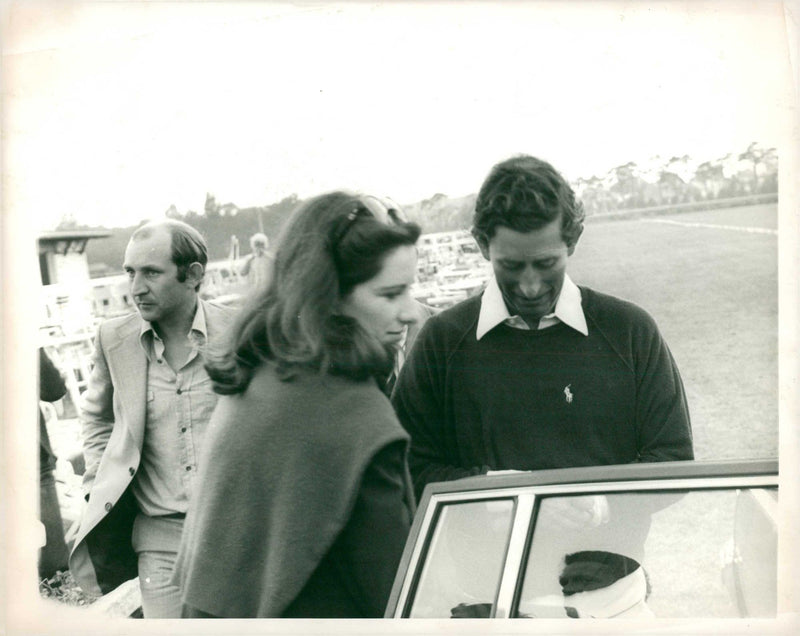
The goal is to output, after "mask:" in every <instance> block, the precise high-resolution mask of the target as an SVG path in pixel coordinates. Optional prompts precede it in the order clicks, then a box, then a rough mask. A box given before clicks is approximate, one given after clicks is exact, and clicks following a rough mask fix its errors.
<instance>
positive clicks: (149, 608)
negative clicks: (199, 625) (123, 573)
mask: <svg viewBox="0 0 800 636" xmlns="http://www.w3.org/2000/svg"><path fill="white" fill-rule="evenodd" d="M182 531H183V520H182V519H171V518H170V519H167V518H163V517H149V516H148V515H145V514H142V513H139V514H138V515H136V520H135V521H134V524H133V536H132V542H133V549H134V550H135V551H136V554H137V556H138V558H139V587H140V588H141V592H142V613H143V614H144V617H145V618H180V617H181V589H180V588H179V587H178V586H176V585H172V584H171V583H170V579H171V578H172V571H173V570H174V569H175V560H176V559H177V557H178V548H179V547H180V543H181V532H182Z"/></svg>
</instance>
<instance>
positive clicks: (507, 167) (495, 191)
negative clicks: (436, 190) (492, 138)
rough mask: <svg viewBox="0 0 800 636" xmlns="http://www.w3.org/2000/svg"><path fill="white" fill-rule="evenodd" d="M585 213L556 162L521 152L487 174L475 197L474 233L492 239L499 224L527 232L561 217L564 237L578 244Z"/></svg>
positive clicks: (482, 239) (479, 239) (567, 242)
mask: <svg viewBox="0 0 800 636" xmlns="http://www.w3.org/2000/svg"><path fill="white" fill-rule="evenodd" d="M585 217H586V214H585V212H584V209H583V204H582V203H581V202H580V201H579V200H578V199H576V198H575V193H574V192H573V190H572V188H571V187H570V185H569V183H567V181H566V179H564V177H562V176H561V174H560V173H559V172H558V171H557V170H556V169H555V168H553V166H551V165H550V164H549V163H547V162H546V161H542V160H541V159H537V158H536V157H531V156H530V155H519V156H516V157H511V158H510V159H506V160H505V161H502V162H500V163H498V164H497V165H496V166H494V167H493V168H492V170H491V172H490V173H489V176H488V177H486V180H485V181H484V182H483V185H482V186H481V189H480V192H478V198H477V200H476V201H475V214H474V216H473V219H472V233H473V235H474V236H475V238H476V239H477V240H478V241H479V242H481V241H483V242H487V243H488V241H489V240H490V239H491V238H492V237H493V236H494V233H495V232H496V230H497V228H498V227H499V226H505V227H508V228H509V229H512V230H514V231H515V232H523V233H526V232H530V231H532V230H538V229H540V228H541V227H543V226H544V225H547V224H548V223H550V222H551V221H553V220H555V219H557V218H560V219H561V238H562V239H563V240H564V243H566V245H567V246H568V247H574V246H575V244H576V243H577V242H578V239H579V238H580V236H581V233H582V232H583V221H584V219H585Z"/></svg>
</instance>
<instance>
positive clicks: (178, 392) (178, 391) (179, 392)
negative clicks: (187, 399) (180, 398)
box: [175, 389, 183, 395]
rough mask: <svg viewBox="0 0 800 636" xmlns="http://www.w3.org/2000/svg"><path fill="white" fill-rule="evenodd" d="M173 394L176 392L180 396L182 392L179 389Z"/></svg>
mask: <svg viewBox="0 0 800 636" xmlns="http://www.w3.org/2000/svg"><path fill="white" fill-rule="evenodd" d="M175 392H176V393H177V394H178V395H180V394H181V393H183V391H181V390H180V389H178V390H177V391H175Z"/></svg>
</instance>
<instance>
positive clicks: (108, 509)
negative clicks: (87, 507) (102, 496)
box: [106, 501, 113, 512]
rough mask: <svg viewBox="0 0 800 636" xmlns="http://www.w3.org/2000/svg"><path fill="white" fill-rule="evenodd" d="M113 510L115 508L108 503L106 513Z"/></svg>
mask: <svg viewBox="0 0 800 636" xmlns="http://www.w3.org/2000/svg"><path fill="white" fill-rule="evenodd" d="M111 508H113V506H112V505H111V502H110V501H109V502H106V512H111Z"/></svg>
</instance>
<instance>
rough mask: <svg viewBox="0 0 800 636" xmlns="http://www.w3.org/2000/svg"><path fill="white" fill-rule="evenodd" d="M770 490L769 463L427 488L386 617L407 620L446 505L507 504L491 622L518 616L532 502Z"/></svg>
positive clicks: (680, 465)
mask: <svg viewBox="0 0 800 636" xmlns="http://www.w3.org/2000/svg"><path fill="white" fill-rule="evenodd" d="M773 487H774V488H778V487H779V483H778V462H777V461H776V460H743V461H736V462H727V461H726V462H700V461H689V462H660V463H653V464H628V465H624V466H595V467H586V468H569V469H559V470H545V471H532V472H524V473H514V474H506V475H496V476H479V477H470V478H465V479H460V480H456V481H451V482H440V483H435V484H428V486H426V488H425V491H424V493H423V495H422V498H421V500H420V505H419V508H418V511H417V515H416V516H415V518H414V523H413V525H412V528H411V532H410V534H409V538H408V541H407V543H406V547H405V551H404V553H403V557H402V559H401V561H400V566H399V568H398V572H397V576H396V578H395V582H394V586H393V588H392V592H391V595H390V597H389V602H388V605H387V609H386V617H387V618H407V617H408V615H409V612H410V610H411V607H412V605H413V602H414V600H415V594H416V591H417V587H418V584H419V579H420V576H421V573H422V569H423V565H424V563H425V559H426V558H427V556H428V553H429V551H430V543H431V539H432V537H433V533H434V531H435V529H436V523H437V522H438V519H439V518H440V516H441V511H442V509H443V507H444V506H445V505H451V504H455V503H469V502H473V501H487V500H500V499H509V498H511V499H512V500H514V507H513V510H512V522H511V531H510V537H509V542H508V545H507V549H506V553H505V555H504V563H503V564H502V567H501V575H500V581H499V583H498V587H497V594H496V598H495V599H494V605H493V611H492V614H491V617H492V618H509V617H512V616H515V614H516V613H517V607H518V604H519V597H520V595H521V593H522V585H523V581H524V575H525V572H526V569H527V564H528V557H529V554H530V548H531V542H532V540H533V533H534V529H535V525H536V516H537V515H538V510H539V502H540V500H541V499H543V498H546V497H552V496H564V495H594V494H598V495H599V494H612V493H622V492H632V493H633V492H641V491H651V492H658V491H664V492H666V491H675V490H684V491H686V492H693V491H708V490H729V489H736V488H773ZM776 576H777V572H776Z"/></svg>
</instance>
